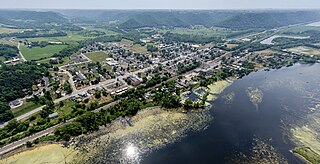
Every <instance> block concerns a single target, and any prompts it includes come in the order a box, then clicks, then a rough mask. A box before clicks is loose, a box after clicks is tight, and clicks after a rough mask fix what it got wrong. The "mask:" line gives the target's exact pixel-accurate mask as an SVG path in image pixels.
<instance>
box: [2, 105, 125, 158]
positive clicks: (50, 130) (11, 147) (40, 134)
mask: <svg viewBox="0 0 320 164" xmlns="http://www.w3.org/2000/svg"><path fill="white" fill-rule="evenodd" d="M119 102H120V100H118V101H114V102H112V103H110V104H107V105H105V106H103V107H100V108H98V109H96V110H94V111H93V112H99V111H100V110H101V109H107V108H109V107H111V106H114V105H116V104H118V103H119ZM74 120H75V118H73V119H70V120H68V121H66V122H65V123H61V124H58V125H55V126H53V127H51V128H48V129H46V130H43V131H41V132H38V133H36V134H34V135H32V136H29V137H26V138H23V139H21V140H19V141H16V142H13V143H11V144H9V145H6V146H4V147H2V148H0V155H3V154H5V153H8V152H10V151H12V150H14V149H16V148H18V147H20V146H22V145H24V144H25V143H26V142H27V141H30V142H31V141H34V140H36V139H38V138H41V137H43V136H46V135H48V134H51V133H53V132H54V129H55V128H57V127H60V126H63V125H66V124H68V123H70V122H72V121H74Z"/></svg>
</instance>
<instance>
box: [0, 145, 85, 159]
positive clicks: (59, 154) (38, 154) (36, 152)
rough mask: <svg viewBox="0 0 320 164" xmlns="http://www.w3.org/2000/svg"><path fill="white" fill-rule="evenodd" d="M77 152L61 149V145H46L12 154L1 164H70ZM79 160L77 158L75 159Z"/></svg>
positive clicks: (70, 149)
mask: <svg viewBox="0 0 320 164" xmlns="http://www.w3.org/2000/svg"><path fill="white" fill-rule="evenodd" d="M76 154H77V151H75V150H74V149H72V148H63V145H62V144H48V145H43V146H36V147H35V148H30V149H27V150H26V151H23V152H21V153H17V154H14V155H12V156H9V157H7V158H2V159H1V160H0V163H2V164H5V163H7V164H9V163H12V164H13V163H14V164H26V163H34V164H36V163H38V164H40V163H56V164H60V163H61V164H64V163H72V162H73V159H74V158H75V156H76ZM77 158H79V157H77Z"/></svg>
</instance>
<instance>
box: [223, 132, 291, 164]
mask: <svg viewBox="0 0 320 164" xmlns="http://www.w3.org/2000/svg"><path fill="white" fill-rule="evenodd" d="M252 145H253V146H252V148H251V149H250V151H249V152H247V153H244V152H240V153H237V155H235V156H232V157H231V159H230V161H229V162H227V163H243V164H245V163H288V161H287V160H286V159H285V158H284V157H283V156H282V155H281V154H280V153H279V152H278V151H277V149H275V148H274V147H273V146H272V145H271V144H270V143H269V141H266V140H263V139H261V138H258V137H255V138H253V143H252Z"/></svg>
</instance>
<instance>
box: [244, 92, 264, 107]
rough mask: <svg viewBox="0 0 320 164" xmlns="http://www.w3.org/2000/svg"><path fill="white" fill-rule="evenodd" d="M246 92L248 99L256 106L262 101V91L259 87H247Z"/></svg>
mask: <svg viewBox="0 0 320 164" xmlns="http://www.w3.org/2000/svg"><path fill="white" fill-rule="evenodd" d="M246 93H247V96H248V97H249V99H250V101H251V102H252V103H253V104H254V105H255V106H256V107H257V108H258V105H259V104H260V103H261V102H262V98H263V92H262V91H261V90H260V89H259V88H252V87H248V89H247V90H246Z"/></svg>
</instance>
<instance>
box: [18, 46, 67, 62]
mask: <svg viewBox="0 0 320 164" xmlns="http://www.w3.org/2000/svg"><path fill="white" fill-rule="evenodd" d="M66 47H67V45H49V46H46V47H44V48H40V47H33V48H31V49H29V48H27V47H26V46H21V48H20V49H21V53H22V54H23V56H24V57H25V58H26V59H27V60H40V59H44V58H49V57H51V56H52V55H53V54H55V53H58V52H59V51H61V50H62V49H64V48H66Z"/></svg>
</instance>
